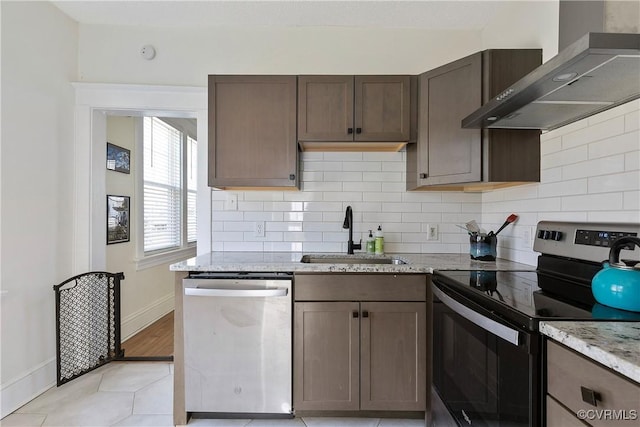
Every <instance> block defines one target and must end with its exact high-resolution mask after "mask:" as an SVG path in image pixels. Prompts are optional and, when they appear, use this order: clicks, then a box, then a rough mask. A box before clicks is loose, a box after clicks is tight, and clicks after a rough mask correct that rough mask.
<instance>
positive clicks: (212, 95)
mask: <svg viewBox="0 0 640 427" xmlns="http://www.w3.org/2000/svg"><path fill="white" fill-rule="evenodd" d="M296 143H297V141H296V76H209V185H210V186H211V187H218V188H230V187H294V186H296V185H297V181H298V179H297V146H296Z"/></svg>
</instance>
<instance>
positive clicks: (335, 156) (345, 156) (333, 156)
mask: <svg viewBox="0 0 640 427" xmlns="http://www.w3.org/2000/svg"><path fill="white" fill-rule="evenodd" d="M362 154H363V153H361V152H358V151H353V152H351V151H347V152H345V151H338V152H326V153H323V156H322V157H323V159H324V160H329V161H336V162H342V163H344V162H353V161H362Z"/></svg>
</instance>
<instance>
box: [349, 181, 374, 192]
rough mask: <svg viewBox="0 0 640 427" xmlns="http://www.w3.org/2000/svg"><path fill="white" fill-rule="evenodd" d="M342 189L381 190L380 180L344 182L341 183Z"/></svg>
mask: <svg viewBox="0 0 640 427" xmlns="http://www.w3.org/2000/svg"><path fill="white" fill-rule="evenodd" d="M342 188H343V190H344V191H376V192H381V191H382V183H381V182H345V183H344V184H343V185H342Z"/></svg>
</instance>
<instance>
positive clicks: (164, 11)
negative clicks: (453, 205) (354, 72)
mask: <svg viewBox="0 0 640 427" xmlns="http://www.w3.org/2000/svg"><path fill="white" fill-rule="evenodd" d="M513 1H514V0H511V1H493V0H487V1H479V0H472V1H465V0H446V1H432V0H422V1H404V0H396V1H389V0H378V1H369V0H352V1H336V0H333V1H314V0H290V1H271V0H262V1H246V0H230V1H229V0H227V1H222V0H204V1H183V0H174V1H153V0H152V1H119V0H110V1H69V0H64V1H52V3H53V4H55V5H56V6H57V7H58V8H59V9H60V10H62V11H63V12H64V13H66V14H67V15H69V16H70V17H71V18H72V19H74V20H75V21H77V22H79V23H82V24H102V25H133V26H153V27H174V28H177V27H229V26H254V27H255V26H264V27H306V26H320V27H334V26H340V27H377V28H420V29H433V30H482V29H483V28H485V27H486V26H487V25H488V23H489V22H490V21H491V19H492V18H493V17H495V16H496V15H497V14H499V13H500V12H501V11H503V10H505V9H507V8H509V7H510V4H512V3H513ZM538 1H539V0H538Z"/></svg>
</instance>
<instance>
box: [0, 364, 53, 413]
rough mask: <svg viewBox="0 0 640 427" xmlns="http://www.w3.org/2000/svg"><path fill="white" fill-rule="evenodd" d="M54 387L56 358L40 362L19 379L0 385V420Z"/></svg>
mask: <svg viewBox="0 0 640 427" xmlns="http://www.w3.org/2000/svg"><path fill="white" fill-rule="evenodd" d="M55 385H56V358H55V357H54V358H53V359H49V360H47V361H45V362H42V363H41V364H39V365H38V366H36V367H35V368H33V369H32V370H30V371H29V372H27V373H26V374H25V375H23V376H21V377H20V378H17V379H14V380H12V381H9V382H8V383H6V384H2V389H1V391H0V404H1V409H0V410H1V413H0V418H4V417H6V416H7V415H9V414H11V413H12V412H14V411H15V410H16V409H18V408H20V407H21V406H23V405H24V404H26V403H28V402H29V401H31V400H32V399H34V398H35V397H37V396H39V395H40V394H42V393H44V392H45V391H47V390H48V389H50V388H51V387H53V386H55Z"/></svg>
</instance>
